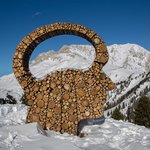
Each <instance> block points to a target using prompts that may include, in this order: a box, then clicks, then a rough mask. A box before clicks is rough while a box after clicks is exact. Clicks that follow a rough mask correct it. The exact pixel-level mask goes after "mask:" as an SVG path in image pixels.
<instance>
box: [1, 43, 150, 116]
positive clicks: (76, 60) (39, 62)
mask: <svg viewBox="0 0 150 150" xmlns="http://www.w3.org/2000/svg"><path fill="white" fill-rule="evenodd" d="M107 48H108V52H109V56H110V58H109V61H108V63H107V64H106V65H105V66H104V68H103V71H104V72H105V73H106V74H107V75H108V76H109V77H110V78H111V79H112V81H114V82H115V83H116V85H117V88H116V89H115V90H113V91H110V92H109V93H108V97H107V101H106V103H105V108H106V109H107V111H106V112H105V114H111V112H112V111H113V110H114V109H115V108H116V107H121V111H122V113H123V114H124V115H125V116H126V117H127V110H128V108H129V107H132V106H133V104H134V103H136V101H137V100H138V98H139V97H140V96H142V95H146V94H149V92H148V91H149V89H150V82H149V81H150V74H149V71H150V52H149V51H147V50H145V49H144V48H142V47H141V46H139V45H136V44H114V45H111V46H108V47H107ZM94 58H95V50H94V47H93V46H89V45H70V46H63V47H62V48H61V49H60V50H59V51H56V52H55V51H48V52H45V53H41V54H39V56H38V57H37V58H35V59H34V60H33V61H31V62H30V71H31V73H32V74H33V75H34V76H35V77H36V78H38V79H39V80H40V79H42V78H44V76H46V74H49V73H51V72H52V71H55V70H59V69H61V68H64V69H65V68H76V69H83V70H87V69H88V68H89V67H90V65H91V64H92V62H93V60H94ZM22 94H23V91H22V89H21V87H20V85H19V84H18V82H17V81H16V79H15V77H14V75H13V74H10V75H6V76H3V77H0V100H2V99H3V100H6V99H8V95H11V96H13V97H14V98H15V99H16V100H17V102H18V103H19V102H20V98H21V96H22ZM108 111H109V113H108ZM108 116H110V115H108Z"/></svg>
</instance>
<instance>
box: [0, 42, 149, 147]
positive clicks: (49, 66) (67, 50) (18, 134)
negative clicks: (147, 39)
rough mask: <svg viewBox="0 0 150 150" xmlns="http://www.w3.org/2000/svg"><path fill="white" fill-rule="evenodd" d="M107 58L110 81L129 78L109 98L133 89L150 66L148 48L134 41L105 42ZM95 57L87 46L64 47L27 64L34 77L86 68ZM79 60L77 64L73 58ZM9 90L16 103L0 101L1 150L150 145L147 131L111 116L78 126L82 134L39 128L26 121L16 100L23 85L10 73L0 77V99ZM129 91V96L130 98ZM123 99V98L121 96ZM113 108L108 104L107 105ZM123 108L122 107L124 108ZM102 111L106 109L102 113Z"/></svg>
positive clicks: (19, 96) (23, 110)
mask: <svg viewBox="0 0 150 150" xmlns="http://www.w3.org/2000/svg"><path fill="white" fill-rule="evenodd" d="M108 52H109V55H110V59H109V61H108V63H107V64H106V65H105V66H104V68H103V70H104V72H105V73H106V74H107V75H108V76H109V77H110V78H111V79H112V80H113V81H114V82H115V83H119V82H121V81H128V80H129V76H130V77H131V78H132V80H131V81H130V83H129V84H128V85H127V86H126V87H124V88H123V89H122V91H121V90H120V91H119V92H118V94H117V90H118V89H120V84H118V86H117V90H116V91H115V90H114V91H111V92H109V95H108V100H107V101H109V102H112V101H117V99H118V98H119V97H120V96H122V95H124V94H126V93H127V92H128V91H129V90H131V89H132V88H134V87H135V86H136V85H137V84H138V83H139V82H141V81H142V80H143V79H144V78H145V77H146V73H145V74H144V77H142V76H143V75H142V76H139V75H140V74H141V73H144V72H147V71H150V67H149V62H150V53H149V52H148V51H146V50H145V49H144V48H142V47H140V46H139V45H135V44H123V45H121V44H120V45H117V44H114V45H111V46H108ZM94 57H95V51H94V48H93V47H92V46H88V45H71V46H64V47H62V48H61V49H60V51H59V52H57V53H55V52H52V51H49V52H46V53H43V54H40V55H39V56H38V57H37V58H36V59H35V60H33V61H32V62H31V63H30V70H31V72H32V73H33V75H34V76H35V77H37V78H39V79H40V78H43V77H44V76H45V75H46V74H49V73H51V72H52V71H55V70H59V69H61V68H74V69H83V70H86V69H88V67H90V65H91V63H92V62H93V60H94ZM78 62H80V63H78ZM145 87H150V82H148V81H146V82H144V83H143V84H142V85H140V87H139V88H138V89H137V90H136V93H137V96H138V95H139V93H140V92H141V90H144V89H145ZM7 94H10V95H12V96H13V97H14V98H15V99H16V100H17V101H18V104H15V105H9V104H7V105H0V150H27V149H28V150H49V149H50V150H59V149H62V150H70V149H71V150H83V149H84V150H150V130H149V129H146V128H145V127H142V126H137V125H134V124H131V123H128V122H122V121H115V120H113V119H110V118H107V119H106V121H105V123H104V124H102V125H92V126H86V127H84V128H83V130H82V132H83V133H84V134H85V137H83V138H80V137H77V136H73V135H69V134H67V133H64V134H60V133H57V132H54V131H44V130H43V129H42V128H41V126H40V125H39V124H37V123H30V124H25V120H26V116H27V109H28V107H27V106H25V105H23V104H20V101H19V100H20V98H21V96H22V94H23V90H22V89H21V87H20V85H19V84H18V82H17V80H16V79H15V77H14V75H13V74H10V75H6V76H3V77H1V78H0V98H6V96H7ZM132 96H134V94H132V95H130V97H132ZM123 102H124V101H123ZM129 103H130V98H129V97H126V99H125V105H127V106H128V105H129ZM113 109H115V107H113V108H111V109H110V111H111V110H113ZM126 109H127V107H125V109H123V110H121V111H122V112H124V113H126V111H125V110H126ZM106 113H107V111H106V112H105V114H106Z"/></svg>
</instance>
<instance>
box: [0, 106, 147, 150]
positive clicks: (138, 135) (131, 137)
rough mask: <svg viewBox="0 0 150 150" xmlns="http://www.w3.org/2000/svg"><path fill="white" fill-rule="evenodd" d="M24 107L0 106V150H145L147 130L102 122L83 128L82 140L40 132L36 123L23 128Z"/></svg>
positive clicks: (54, 133)
mask: <svg viewBox="0 0 150 150" xmlns="http://www.w3.org/2000/svg"><path fill="white" fill-rule="evenodd" d="M26 112H27V106H25V105H18V104H17V105H5V106H4V105H1V106H0V121H1V122H0V150H100V149H101V150H149V149H150V130H149V129H146V128H145V127H141V126H137V125H134V124H131V123H127V122H126V123H125V122H122V121H115V120H113V119H106V121H105V123H104V124H102V125H93V126H85V127H84V128H83V130H82V132H83V133H84V134H85V137H83V138H80V137H77V136H73V135H68V134H67V133H65V134H59V133H57V132H53V131H44V130H43V129H42V128H41V127H40V126H39V125H38V124H37V123H30V124H25V118H26V114H27V113H26Z"/></svg>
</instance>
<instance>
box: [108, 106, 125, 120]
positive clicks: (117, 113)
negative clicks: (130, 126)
mask: <svg viewBox="0 0 150 150" xmlns="http://www.w3.org/2000/svg"><path fill="white" fill-rule="evenodd" d="M111 117H112V118H113V119H116V120H124V116H123V114H122V113H121V112H120V110H119V108H116V109H115V110H114V111H113V113H112V115H111Z"/></svg>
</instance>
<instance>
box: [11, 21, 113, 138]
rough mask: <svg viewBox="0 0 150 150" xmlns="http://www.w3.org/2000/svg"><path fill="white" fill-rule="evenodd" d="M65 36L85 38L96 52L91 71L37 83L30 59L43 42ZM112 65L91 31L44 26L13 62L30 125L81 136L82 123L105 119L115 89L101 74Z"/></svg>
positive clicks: (23, 44) (63, 72)
mask: <svg viewBox="0 0 150 150" xmlns="http://www.w3.org/2000/svg"><path fill="white" fill-rule="evenodd" d="M61 34H72V35H77V36H81V37H83V38H85V39H87V40H88V41H90V42H91V43H92V44H93V46H94V47H95V50H96V56H95V60H94V62H93V64H92V66H91V67H90V68H89V70H86V71H83V70H73V69H72V70H71V69H67V70H59V71H55V72H52V73H51V74H49V75H47V76H46V77H45V78H44V79H43V80H37V79H36V78H35V77H34V76H33V75H32V74H31V73H30V70H29V58H30V56H31V54H32V52H33V50H34V49H35V48H36V46H37V45H38V44H39V43H41V42H42V41H44V40H46V39H48V38H51V37H53V36H56V35H61ZM107 61H108V52H107V49H106V46H105V44H104V42H103V41H102V40H101V39H100V38H99V36H98V35H97V34H96V33H95V32H93V31H92V30H90V29H87V28H85V27H83V26H81V25H78V24H71V23H55V24H50V25H46V26H43V27H41V28H38V29H36V30H35V31H33V32H31V33H30V34H29V35H28V36H26V37H25V38H23V40H22V41H21V42H20V43H19V45H18V46H17V48H16V52H15V54H14V60H13V68H14V74H15V76H16V78H17V80H18V82H19V83H20V85H21V86H22V88H23V89H24V93H25V95H26V99H27V103H28V105H29V106H30V109H29V112H28V116H27V122H39V123H40V124H41V125H42V127H43V128H44V129H51V130H55V131H59V132H61V133H64V132H68V133H72V134H75V135H76V134H77V129H78V123H79V121H80V120H82V119H88V118H99V117H101V116H102V115H103V113H104V109H103V104H104V102H105V100H106V92H107V91H108V90H112V89H113V88H114V87H115V85H114V84H113V83H112V81H111V80H110V79H109V78H108V77H106V75H105V74H104V73H103V72H102V71H101V70H102V67H103V66H104V65H105V64H106V62H107Z"/></svg>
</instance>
